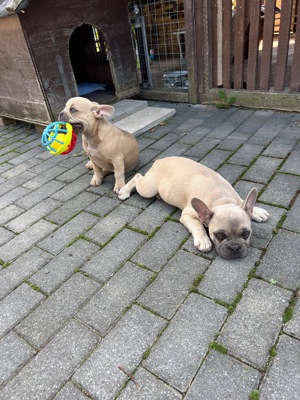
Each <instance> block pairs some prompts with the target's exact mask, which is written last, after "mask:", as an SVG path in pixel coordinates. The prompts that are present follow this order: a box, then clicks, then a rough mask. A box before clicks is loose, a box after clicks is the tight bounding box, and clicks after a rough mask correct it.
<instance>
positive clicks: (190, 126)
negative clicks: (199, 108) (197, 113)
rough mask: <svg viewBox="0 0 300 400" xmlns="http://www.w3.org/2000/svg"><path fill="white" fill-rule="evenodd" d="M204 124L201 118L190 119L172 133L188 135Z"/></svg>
mask: <svg viewBox="0 0 300 400" xmlns="http://www.w3.org/2000/svg"><path fill="white" fill-rule="evenodd" d="M202 123H203V120H201V118H200V119H199V118H193V117H192V118H189V119H188V120H187V121H185V122H184V123H183V124H180V125H178V126H177V128H176V129H174V130H173V131H172V133H179V134H182V133H186V132H191V131H192V130H194V129H195V128H197V127H198V126H199V125H201V124H202Z"/></svg>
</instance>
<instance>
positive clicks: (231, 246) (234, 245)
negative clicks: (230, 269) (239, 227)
mask: <svg viewBox="0 0 300 400" xmlns="http://www.w3.org/2000/svg"><path fill="white" fill-rule="evenodd" d="M240 247H241V246H240V244H239V243H229V244H228V246H227V248H228V249H229V250H230V251H232V252H236V251H239V250H240Z"/></svg>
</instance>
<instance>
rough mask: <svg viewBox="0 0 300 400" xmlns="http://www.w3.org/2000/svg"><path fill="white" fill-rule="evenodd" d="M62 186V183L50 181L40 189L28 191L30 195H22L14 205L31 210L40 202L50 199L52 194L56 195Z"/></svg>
mask: <svg viewBox="0 0 300 400" xmlns="http://www.w3.org/2000/svg"><path fill="white" fill-rule="evenodd" d="M62 186H63V183H61V182H57V181H54V180H52V181H50V182H48V183H46V184H44V185H43V186H42V187H40V188H38V189H36V190H33V191H30V193H28V194H27V195H23V196H22V198H20V199H19V200H17V201H16V203H15V204H16V205H17V206H19V207H22V208H25V209H26V210H28V209H29V208H32V207H33V206H35V205H36V204H38V203H39V202H41V201H42V200H44V199H47V198H48V197H50V196H51V195H52V194H53V193H56V192H57V191H58V190H60V189H61V188H62ZM58 200H59V199H58Z"/></svg>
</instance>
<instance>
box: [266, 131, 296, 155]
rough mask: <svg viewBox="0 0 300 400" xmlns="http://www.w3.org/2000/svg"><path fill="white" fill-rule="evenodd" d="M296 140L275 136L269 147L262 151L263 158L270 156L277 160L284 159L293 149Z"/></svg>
mask: <svg viewBox="0 0 300 400" xmlns="http://www.w3.org/2000/svg"><path fill="white" fill-rule="evenodd" d="M297 141H298V138H296V137H295V138H287V137H286V136H284V137H280V136H277V137H276V138H275V139H274V140H273V141H272V142H271V143H270V144H269V146H268V147H267V148H266V149H265V150H264V152H263V155H264V156H269V157H270V156H271V157H277V158H285V157H287V156H288V155H289V153H290V152H291V151H292V149H293V148H294V147H295V144H296V143H297Z"/></svg>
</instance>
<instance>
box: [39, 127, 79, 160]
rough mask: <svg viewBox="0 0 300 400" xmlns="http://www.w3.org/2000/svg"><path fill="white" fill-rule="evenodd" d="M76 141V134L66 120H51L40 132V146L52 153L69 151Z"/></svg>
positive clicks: (66, 152)
mask: <svg viewBox="0 0 300 400" xmlns="http://www.w3.org/2000/svg"><path fill="white" fill-rule="evenodd" d="M76 141H77V136H76V134H75V132H74V131H73V127H72V125H71V124H69V123H68V122H62V121H59V122H52V123H51V124H49V125H48V126H46V128H45V129H44V132H43V134H42V146H43V147H45V149H47V150H48V151H49V153H50V154H53V155H58V154H68V153H70V152H71V151H72V150H73V149H74V147H75V145H76Z"/></svg>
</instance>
